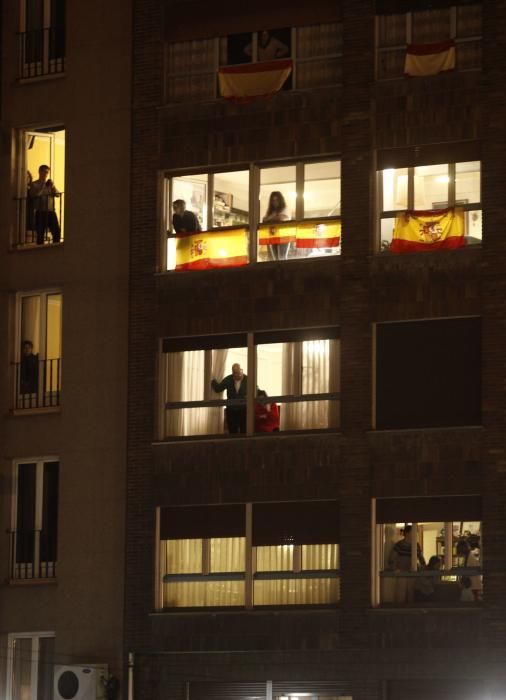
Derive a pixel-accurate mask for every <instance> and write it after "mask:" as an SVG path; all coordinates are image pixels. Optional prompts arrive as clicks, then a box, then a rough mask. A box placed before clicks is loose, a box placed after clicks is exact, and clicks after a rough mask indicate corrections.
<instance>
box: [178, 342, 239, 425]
mask: <svg viewBox="0 0 506 700" xmlns="http://www.w3.org/2000/svg"><path fill="white" fill-rule="evenodd" d="M227 353H228V350H226V349H225V350H188V351H186V352H169V353H166V377H167V380H166V401H203V400H209V399H217V398H220V397H219V396H218V395H217V394H215V393H214V392H213V391H212V389H211V378H213V377H217V378H218V379H219V380H221V378H222V377H223V373H224V370H225V364H226V360H227ZM223 429H224V410H223V408H222V407H217V408H179V409H167V410H166V419H165V430H166V435H168V436H181V435H213V434H217V433H222V432H223Z"/></svg>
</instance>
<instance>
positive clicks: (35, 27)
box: [19, 0, 65, 78]
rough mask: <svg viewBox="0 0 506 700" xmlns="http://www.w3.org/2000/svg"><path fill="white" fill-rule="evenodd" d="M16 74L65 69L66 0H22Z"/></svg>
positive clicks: (33, 76)
mask: <svg viewBox="0 0 506 700" xmlns="http://www.w3.org/2000/svg"><path fill="white" fill-rule="evenodd" d="M20 15H21V17H20V18H21V28H20V34H19V77H20V78H35V77H38V76H43V75H52V74H55V73H62V72H63V71H64V70H65V0H21V13H20Z"/></svg>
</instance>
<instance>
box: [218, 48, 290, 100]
mask: <svg viewBox="0 0 506 700" xmlns="http://www.w3.org/2000/svg"><path fill="white" fill-rule="evenodd" d="M291 72H292V60H291V59H290V58H288V59H283V60H277V61H265V62H262V63H246V64H244V65H240V66H223V67H222V68H220V69H219V71H218V80H219V84H220V94H221V96H222V97H224V98H225V99H226V100H235V101H237V102H249V101H251V100H255V99H258V98H261V97H269V96H270V95H273V94H274V93H276V92H278V90H281V88H282V87H283V85H284V83H285V81H286V79H287V78H288V76H289V75H290V73H291Z"/></svg>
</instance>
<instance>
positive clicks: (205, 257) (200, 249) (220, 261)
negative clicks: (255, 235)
mask: <svg viewBox="0 0 506 700" xmlns="http://www.w3.org/2000/svg"><path fill="white" fill-rule="evenodd" d="M247 264H248V229H247V228H244V227H241V228H234V229H227V230H226V231H219V230H218V231H199V232H198V233H178V234H176V270H211V269H213V268H218V267H240V266H241V265H247Z"/></svg>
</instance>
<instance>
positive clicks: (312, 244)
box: [297, 221, 341, 248]
mask: <svg viewBox="0 0 506 700" xmlns="http://www.w3.org/2000/svg"><path fill="white" fill-rule="evenodd" d="M340 241H341V222H340V221H329V222H328V223H322V222H312V221H306V222H305V223H303V224H298V226H297V248H336V247H337V246H338V245H339V243H340Z"/></svg>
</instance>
